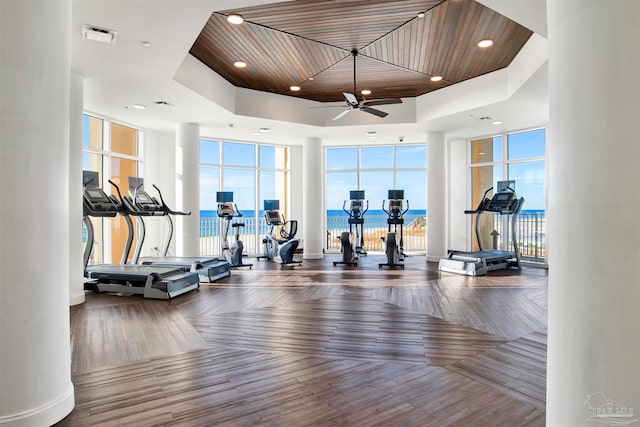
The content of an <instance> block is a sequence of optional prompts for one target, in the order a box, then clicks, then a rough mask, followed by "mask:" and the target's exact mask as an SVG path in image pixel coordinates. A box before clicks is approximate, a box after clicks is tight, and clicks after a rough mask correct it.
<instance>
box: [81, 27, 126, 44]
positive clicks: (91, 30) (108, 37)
mask: <svg viewBox="0 0 640 427" xmlns="http://www.w3.org/2000/svg"><path fill="white" fill-rule="evenodd" d="M81 29H82V37H84V38H85V39H89V40H93V41H97V42H103V43H115V42H117V41H118V32H117V31H113V30H107V29H104V28H98V27H94V26H92V25H82V27H81Z"/></svg>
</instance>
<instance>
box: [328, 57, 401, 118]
mask: <svg viewBox="0 0 640 427" xmlns="http://www.w3.org/2000/svg"><path fill="white" fill-rule="evenodd" d="M351 56H353V93H347V92H342V94H343V95H344V98H345V101H346V103H347V105H346V107H347V110H344V111H342V112H341V113H340V114H338V115H337V116H335V117H334V118H333V120H338V119H340V118H342V117H343V116H344V115H346V114H347V113H348V112H349V111H352V110H355V109H358V110H360V111H364V112H365V113H369V114H373V115H374V116H378V117H386V116H388V115H389V113H385V112H384V111H380V110H376V109H375V108H371V106H373V105H389V104H402V99H400V98H389V99H379V100H373V101H366V100H365V99H362V100H360V101H358V98H357V97H356V95H355V94H356V93H357V91H356V56H358V49H353V50H352V51H351Z"/></svg>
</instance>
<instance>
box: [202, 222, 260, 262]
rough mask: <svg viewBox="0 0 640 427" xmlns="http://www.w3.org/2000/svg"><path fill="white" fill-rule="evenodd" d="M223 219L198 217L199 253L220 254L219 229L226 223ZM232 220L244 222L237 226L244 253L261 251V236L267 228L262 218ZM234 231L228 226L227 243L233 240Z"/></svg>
mask: <svg viewBox="0 0 640 427" xmlns="http://www.w3.org/2000/svg"><path fill="white" fill-rule="evenodd" d="M225 221H226V220H223V219H221V218H200V255H203V256H212V255H216V256H219V255H220V248H221V245H220V241H221V234H220V231H221V230H224V229H225V228H226V226H227V223H226V222H225ZM233 222H240V223H242V224H244V226H243V227H239V230H240V240H242V243H243V244H244V253H247V254H251V255H254V254H257V253H259V252H261V251H262V246H261V245H262V236H264V235H265V234H266V233H267V232H268V230H269V227H268V226H267V224H266V222H265V220H264V218H260V219H259V220H258V221H256V219H255V218H248V217H242V218H239V219H238V220H237V221H232V223H233ZM257 222H259V227H260V233H259V235H258V234H257V233H256V224H257ZM235 232H236V228H233V227H229V236H228V237H227V239H228V242H229V244H231V243H232V242H233V241H234V240H235V238H236V237H235Z"/></svg>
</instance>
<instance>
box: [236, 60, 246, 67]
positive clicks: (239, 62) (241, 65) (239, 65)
mask: <svg viewBox="0 0 640 427" xmlns="http://www.w3.org/2000/svg"><path fill="white" fill-rule="evenodd" d="M233 66H234V67H236V68H244V67H246V66H247V63H246V62H244V61H236V62H234V63H233Z"/></svg>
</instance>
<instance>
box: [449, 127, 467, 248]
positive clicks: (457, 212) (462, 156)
mask: <svg viewBox="0 0 640 427" xmlns="http://www.w3.org/2000/svg"><path fill="white" fill-rule="evenodd" d="M447 145H448V150H447V152H448V161H447V169H448V171H447V184H446V187H447V190H446V191H447V209H448V214H447V230H448V236H447V246H446V249H447V251H449V250H458V251H468V250H470V249H471V233H470V231H471V219H470V218H469V217H470V215H465V214H464V211H465V210H466V209H470V206H469V202H470V194H469V193H470V190H468V188H467V187H468V186H469V185H468V184H469V183H470V182H471V175H470V172H469V161H468V159H467V157H468V152H469V145H468V142H467V141H466V140H464V139H457V140H452V141H448V143H447ZM468 191H469V193H468Z"/></svg>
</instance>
